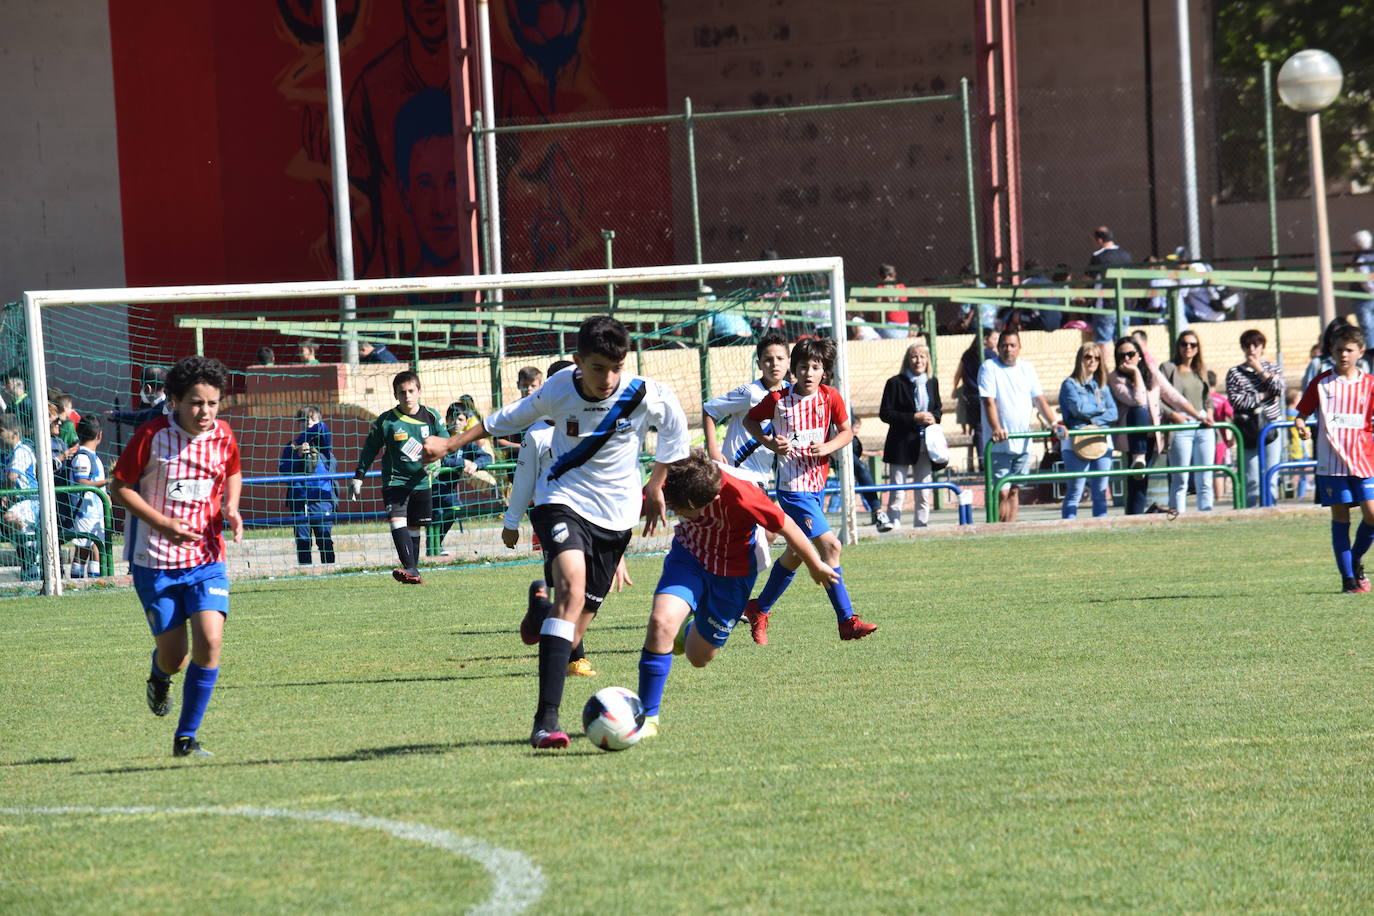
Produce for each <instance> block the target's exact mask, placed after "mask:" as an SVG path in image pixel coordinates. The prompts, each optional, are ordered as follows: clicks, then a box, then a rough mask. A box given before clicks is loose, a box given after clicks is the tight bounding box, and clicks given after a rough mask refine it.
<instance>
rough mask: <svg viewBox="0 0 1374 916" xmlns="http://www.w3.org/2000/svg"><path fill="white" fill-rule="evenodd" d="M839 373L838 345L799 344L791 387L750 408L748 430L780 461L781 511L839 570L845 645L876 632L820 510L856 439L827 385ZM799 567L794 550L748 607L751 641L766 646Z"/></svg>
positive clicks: (832, 591)
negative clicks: (766, 427) (856, 602)
mask: <svg viewBox="0 0 1374 916" xmlns="http://www.w3.org/2000/svg"><path fill="white" fill-rule="evenodd" d="M834 367H835V342H834V341H833V340H830V339H829V338H811V339H808V340H801V341H798V342H797V345H796V346H795V347H793V348H792V376H793V382H792V387H791V388H787V389H785V390H782V391H774V392H771V393H770V394H769V395H768V396H767V397H765V398H764V399H763V400H762V401H760V402H759V403H758V404H757V405H755V406H754V407H752V408H750V410H749V412H748V414H746V415H745V420H744V426H745V429H747V430H749V434H750V435H752V436H753V437H754V438H755V439H758V440H759V441H760V442H762V443H763V445H764V446H765V447H766V448H769V449H771V450H772V451H774V452H776V453H777V455H778V504H779V505H781V506H782V511H784V512H786V513H787V515H788V517H789V518H791V519H792V520H793V521H794V522H796V523H797V526H798V527H799V528H801V530H802V532H803V533H804V534H805V535H806V537H807V539H809V540H810V541H811V542H812V543H813V544H815V545H816V549H817V550H818V551H819V553H820V556H821V560H822V561H824V562H825V564H826V565H827V566H830V567H833V568H834V570H835V572H836V574H838V575H839V577H840V578H839V581H838V582H836V583H835V584H834V585H832V586H830V587H829V588H827V589H826V590H825V591H826V595H827V597H829V598H830V604H831V605H832V606H833V607H834V608H835V618H836V620H838V621H839V629H840V639H863V638H864V637H865V636H867V635H868V634H869V633H872V632H873V631H874V630H876V629H878V627H877V624H872V623H864V622H863V621H862V620H860V619H859V618H858V617H857V616H856V615H855V614H854V607H853V604H852V603H851V602H850V600H849V592H848V590H846V589H845V587H844V573H843V572H842V571H841V569H840V541H839V539H838V538H836V537H835V535H834V534H833V533H831V531H830V525H829V524H827V523H826V520H825V513H824V511H822V507H821V491H822V490H824V489H825V479H826V476H827V475H828V474H829V473H830V462H829V461H828V460H827V459H828V458H829V456H830V455H831V454H833V453H834V452H837V451H839V450H840V449H842V448H844V447H846V446H847V445H849V442H850V440H851V439H853V438H854V430H853V429H851V428H850V425H849V410H848V409H847V408H846V407H845V404H844V399H843V398H841V397H840V393H839V392H838V391H836V390H835V389H834V388H831V387H830V386H829V385H824V384H822V383H821V380H822V379H824V378H828V377H829V376H830V374H831V372H833V371H834ZM769 420H771V421H772V423H773V433H772V435H769V434H767V433H765V432H764V431H763V424H764V422H765V421H769ZM832 426H833V427H835V429H836V430H837V432H836V434H835V437H834V438H833V439H826V436H827V435H828V434H829V431H830V428H831V427H832ZM801 564H802V559H801V557H800V556H798V554H797V552H796V551H794V550H793V549H792V548H791V547H790V546H789V547H788V548H787V549H786V550H785V551H783V554H782V556H780V557H778V561H777V562H776V563H774V564H773V568H772V570H771V571H770V572H769V574H768V582H767V583H766V584H765V585H764V586H763V591H761V592H759V596H758V598H756V599H754V600H752V601H750V602H749V604H748V606H747V607H746V608H745V610H744V616H746V617H748V618H749V625H750V635H752V636H753V638H754V642H756V643H758V644H759V645H761V646H766V645H768V614H769V612H770V611H771V610H772V609H773V605H774V604H776V603H777V601H778V599H779V598H780V597H782V593H783V592H784V591H786V589H787V586H788V585H790V584H791V582H792V577H793V576H794V575H795V574H796V572H797V567H799V566H801Z"/></svg>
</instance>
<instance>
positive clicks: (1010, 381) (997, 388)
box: [978, 331, 1062, 522]
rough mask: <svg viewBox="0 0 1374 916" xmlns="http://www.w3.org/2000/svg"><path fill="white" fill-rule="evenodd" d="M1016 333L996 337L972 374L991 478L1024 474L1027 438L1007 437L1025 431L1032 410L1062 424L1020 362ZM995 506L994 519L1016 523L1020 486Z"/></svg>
mask: <svg viewBox="0 0 1374 916" xmlns="http://www.w3.org/2000/svg"><path fill="white" fill-rule="evenodd" d="M1020 355H1021V335H1020V334H1018V333H1017V332H1016V331H1003V332H1002V333H1001V335H999V336H998V338H997V357H996V358H995V359H989V360H987V361H985V362H984V363H983V367H982V368H981V369H980V370H979V371H978V398H979V400H980V401H981V403H982V408H983V410H982V413H983V429H984V431H986V433H987V434H988V437H989V440H990V441H991V442H992V443H993V446H992V451H991V453H990V457H991V460H992V470H993V478H994V479H1001V478H1003V477H1006V476H1008V475H1010V474H1026V473H1029V471H1030V440H1029V439H1024V438H1015V439H1013V438H1010V434H1011V433H1026V432H1030V428H1031V419H1032V417H1033V416H1034V414H1035V411H1036V410H1037V409H1038V410H1039V411H1040V415H1041V416H1042V417H1044V419H1045V424H1046V425H1047V426H1060V425H1062V424H1060V423H1059V421H1058V420H1057V419H1056V418H1055V415H1054V408H1052V407H1050V404H1049V401H1046V400H1045V393H1044V391H1043V390H1042V389H1041V388H1040V378H1039V376H1037V375H1036V374H1035V367H1034V366H1032V365H1031V364H1030V363H1023V362H1021V361H1020V359H1019V357H1020ZM1006 490H1007V494H1006V496H1005V497H1004V498H1003V499H1002V502H1001V505H1000V506H999V507H998V518H999V519H1000V520H1001V521H1004V522H1014V521H1016V512H1017V510H1018V509H1019V508H1020V492H1019V491H1020V488H1019V486H1018V485H1017V484H1015V483H1012V484H1010V485H1008V486H1007V487H1006Z"/></svg>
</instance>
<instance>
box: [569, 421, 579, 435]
mask: <svg viewBox="0 0 1374 916" xmlns="http://www.w3.org/2000/svg"><path fill="white" fill-rule="evenodd" d="M567 430H568V435H569V436H577V434H578V432H577V430H578V426H577V417H570V418H569V419H568V425H567Z"/></svg>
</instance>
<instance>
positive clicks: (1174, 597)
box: [1084, 592, 1236, 604]
mask: <svg viewBox="0 0 1374 916" xmlns="http://www.w3.org/2000/svg"><path fill="white" fill-rule="evenodd" d="M1234 597H1236V596H1235V595H1203V594H1199V593H1197V592H1194V593H1193V594H1191V595H1120V596H1117V597H1115V598H1085V599H1084V601H1085V602H1086V603H1088V604H1117V603H1119V602H1122V601H1196V600H1198V599H1200V598H1218V599H1222V598H1234Z"/></svg>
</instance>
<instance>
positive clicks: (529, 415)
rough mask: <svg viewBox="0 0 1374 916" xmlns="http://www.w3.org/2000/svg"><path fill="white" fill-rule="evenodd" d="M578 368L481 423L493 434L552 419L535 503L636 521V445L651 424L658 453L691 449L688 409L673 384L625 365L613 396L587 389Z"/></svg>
mask: <svg viewBox="0 0 1374 916" xmlns="http://www.w3.org/2000/svg"><path fill="white" fill-rule="evenodd" d="M579 378H580V373H578V370H577V369H575V368H567V369H564V370H563V371H561V372H558V373H555V374H554V375H553V376H552V377H550V378H549V379H548V381H546V382H545V383H544V384H543V385H542V386H541V387H540V388H539V389H538V390H537V391H535V392H533V393H532V394H530V395H529V396H527V397H524V398H521V399H520V400H518V401H515V402H513V403H511V404H508V405H506V406H505V407H502V408H501V409H500V410H495V411H492V413H491V415H490V416H488V417H487V419H486V420H485V421H484V423H483V425H484V426H485V427H486V429H487V432H489V433H491V434H492V435H493V436H504V435H509V434H510V433H516V432H521V431H522V430H526V429H529V428H530V427H531V426H533V425H534V424H535V423H536V422H538V421H539V420H547V421H548V422H549V424H550V425H551V426H552V427H553V443H552V448H551V453H552V458H551V460H550V461H549V466H548V470H547V471H545V472H543V473H541V474H540V475H539V478H538V480H537V481H536V482H535V491H534V504H535V505H536V506H543V505H547V504H550V503H554V504H557V505H561V506H567V507H568V508H570V509H572V510H573V511H574V512H576V513H577V514H578V515H580V516H582V518H584V519H586V520H587V521H589V522H591V523H592V524H594V525H600V526H601V527H602V528H608V529H610V530H612V531H625V530H628V529H630V528H633V527H634V526H635V523H636V522H637V521H638V519H639V514H640V508H641V504H642V502H643V499H642V496H641V490H642V489H643V475H642V474H641V472H640V465H639V451H640V444H641V443H642V442H643V440H644V434H645V433H646V432H648V430H649V429H650V427H652V428H654V429H656V430H657V431H658V444H657V448H656V450H655V452H654V460H655V461H660V462H663V463H665V464H666V463H668V462H672V461H679V460H681V459H683V458H686V457H687V453H688V451H689V449H690V440H689V439H688V433H687V417H686V416H685V415H684V414H683V412H682V407H681V406H680V405H679V404H678V401H677V397H676V396H675V395H674V394H673V392H672V390H671V389H669V388H667V387H665V386H664V385H661V384H659V383H658V382H655V381H653V380H652V379H647V378H644V377H643V376H638V375H631V374H629V373H628V372H627V373H623V374H622V375H621V376H620V384H619V385H617V386H616V389H615V391H614V392H612V393H611V395H610V396H609V397H606V398H602V399H594V398H589V397H586V396H584V395H583V394H582V390H581V388H580V387H579V385H578V381H577V380H578V379H579Z"/></svg>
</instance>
